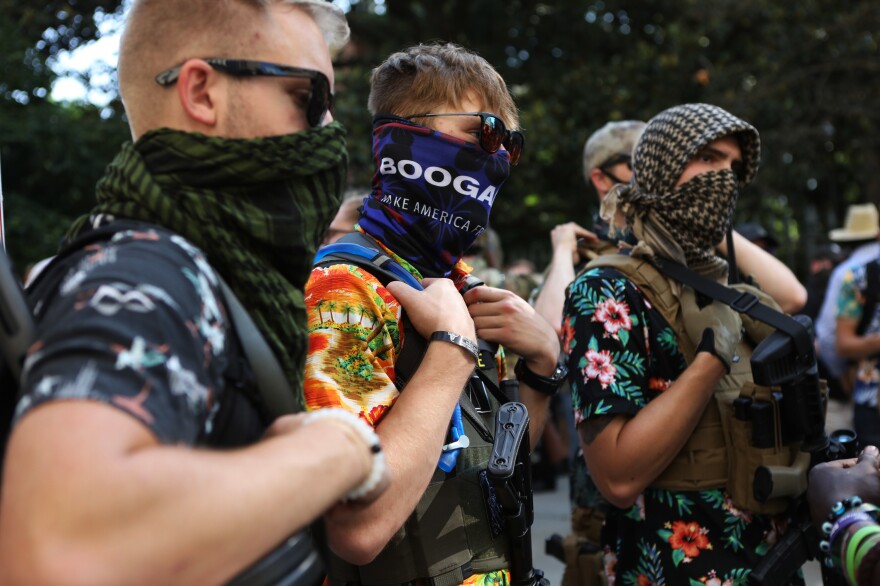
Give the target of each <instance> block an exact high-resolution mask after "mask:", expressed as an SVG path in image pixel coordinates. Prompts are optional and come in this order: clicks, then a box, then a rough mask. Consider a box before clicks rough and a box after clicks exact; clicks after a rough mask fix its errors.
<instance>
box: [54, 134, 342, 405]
mask: <svg viewBox="0 0 880 586" xmlns="http://www.w3.org/2000/svg"><path fill="white" fill-rule="evenodd" d="M347 166H348V156H347V154H346V148H345V129H344V128H343V127H342V125H340V124H339V123H337V122H334V123H331V124H329V125H327V126H325V127H323V128H316V129H310V130H306V131H304V132H299V133H296V134H291V135H283V136H272V137H266V138H259V139H227V138H217V137H209V136H205V135H201V134H194V133H186V132H181V131H176V130H170V129H161V130H156V131H151V132H149V133H147V134H145V135H144V136H142V137H141V138H140V139H139V140H138V141H137V142H136V143H134V144H132V143H127V144H126V145H125V146H123V149H122V152H120V153H119V155H118V156H117V157H116V159H115V160H114V161H113V162H112V163H111V164H110V166H109V167H108V169H107V172H106V174H105V175H104V177H103V178H102V179H101V180H100V181H99V182H98V185H97V201H98V203H97V205H96V206H95V207H94V208H93V209H92V211H91V213H90V216H91V218H92V219H93V221H94V218H96V217H98V215H99V214H106V215H110V216H112V217H115V218H120V219H132V220H141V221H145V222H152V223H155V224H159V225H161V226H164V227H165V228H168V229H169V230H172V231H174V232H176V233H178V234H180V235H181V236H183V237H185V238H186V239H187V240H189V241H190V242H192V243H193V244H195V245H196V246H198V247H199V248H200V249H201V250H202V251H203V252H204V253H205V254H206V255H207V256H208V261H209V262H210V263H211V265H212V266H213V267H214V268H215V269H216V270H217V271H218V272H219V273H220V274H221V275H222V276H223V278H224V279H225V280H226V281H227V282H228V283H229V286H230V287H231V288H232V290H233V291H234V292H235V294H236V296H237V297H238V298H239V299H240V300H241V302H242V304H243V305H244V306H245V307H246V308H247V310H248V312H249V313H250V315H251V317H252V318H253V320H254V322H255V323H256V324H257V326H258V327H259V328H260V331H261V332H262V334H263V335H264V336H265V338H266V341H267V342H268V343H269V345H270V346H271V347H272V350H273V351H274V352H275V355H276V356H277V358H278V360H279V361H280V363H281V365H282V367H283V368H284V370H285V372H286V374H287V377H288V380H289V381H290V385H291V387H292V388H293V390H294V392H296V393H297V398H298V400H299V401H300V403H302V396H303V394H302V387H303V369H304V367H305V358H306V352H307V349H308V335H307V332H306V314H305V303H304V300H303V289H304V287H305V284H306V280H307V279H308V276H309V273H310V270H311V267H312V259H313V257H314V255H315V250H316V248H317V244H318V243H319V242H320V241H321V238H322V237H323V234H324V232H325V230H326V229H327V226H328V225H329V224H330V221H331V220H332V219H333V216H334V215H335V213H336V210H337V208H338V207H339V203H340V199H341V194H342V191H343V188H344V184H345V183H344V182H345V174H346V170H347ZM87 224H88V218H81V219H80V220H79V221H78V222H77V223H76V224H75V225H74V227H73V228H72V229H71V235H73V234H76V233H78V232H79V231H80V230H82V229H83V228H84V227H85V226H86V225H87Z"/></svg>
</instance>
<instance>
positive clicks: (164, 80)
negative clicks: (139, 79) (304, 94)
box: [156, 57, 333, 128]
mask: <svg viewBox="0 0 880 586" xmlns="http://www.w3.org/2000/svg"><path fill="white" fill-rule="evenodd" d="M202 61H204V62H205V63H207V64H208V65H210V66H211V68H212V69H216V70H217V71H220V72H223V73H226V74H228V75H232V76H234V77H252V76H268V77H303V78H306V79H310V80H311V81H312V88H311V91H310V92H309V103H308V106H307V107H306V119H307V120H308V122H309V126H311V127H312V128H316V127H318V126H320V125H321V122H322V121H323V120H324V117H325V116H326V115H327V112H333V92H331V91H330V81H329V80H328V79H327V76H326V75H324V74H323V73H321V72H320V71H315V70H314V69H304V68H302V67H292V66H290V65H278V64H277V63H267V62H265V61H249V60H247V59H218V58H213V57H209V58H207V59H202ZM181 68H183V63H181V64H180V65H175V66H174V67H172V68H171V69H166V70H165V71H163V72H162V73H160V74H159V75H157V76H156V83H158V84H159V85H161V86H163V87H167V86H170V85H174V84H175V83H176V82H177V78H178V77H179V76H180V70H181Z"/></svg>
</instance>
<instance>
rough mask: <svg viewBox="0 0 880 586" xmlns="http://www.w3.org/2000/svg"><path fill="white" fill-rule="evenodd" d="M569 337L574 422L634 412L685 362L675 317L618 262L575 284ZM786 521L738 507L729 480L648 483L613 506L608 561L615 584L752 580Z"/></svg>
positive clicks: (727, 584) (726, 584)
mask: <svg viewBox="0 0 880 586" xmlns="http://www.w3.org/2000/svg"><path fill="white" fill-rule="evenodd" d="M563 338H564V339H563V346H564V351H565V353H566V354H567V355H568V367H569V379H570V383H571V390H572V402H573V406H574V411H575V422H576V423H577V424H580V423H582V422H583V421H584V420H586V419H589V418H590V417H596V416H602V415H621V414H622V415H627V416H634V415H636V414H637V413H638V412H639V411H640V410H641V409H642V408H643V407H645V405H647V404H648V403H649V402H650V401H652V400H653V399H655V398H656V397H658V396H659V395H660V394H662V393H663V392H664V391H665V390H666V389H667V388H668V387H669V386H670V385H671V384H672V383H673V382H674V381H675V380H676V379H677V378H678V376H679V375H680V374H681V373H682V371H683V370H684V369H685V368H686V366H687V365H686V363H685V360H684V357H683V355H682V354H681V352H680V351H679V347H678V343H677V341H676V338H675V335H674V332H673V330H672V328H671V327H670V326H669V324H668V323H667V322H666V321H665V320H664V318H663V317H662V316H661V315H660V314H659V313H658V312H657V311H656V310H654V309H653V308H652V307H651V304H650V302H649V301H648V300H647V299H646V298H645V296H644V295H643V294H642V292H641V291H640V290H639V289H638V288H637V287H636V286H635V285H634V284H633V283H631V282H630V281H628V280H627V279H626V278H625V277H623V276H622V275H621V274H620V273H619V272H618V271H616V270H614V269H609V268H595V269H590V270H588V271H586V272H584V273H582V274H581V275H580V276H579V277H578V278H577V279H576V280H575V281H574V283H573V284H572V285H571V288H570V291H569V297H568V299H567V301H566V309H565V318H564V320H563ZM609 506H610V505H609ZM780 529H781V527H778V526H776V523H775V522H771V520H770V519H768V518H766V517H763V516H757V515H752V514H750V513H748V512H747V511H741V510H738V509H736V508H735V507H734V506H733V504H732V503H731V501H730V498H729V497H728V495H727V494H726V493H725V491H723V490H705V491H694V492H676V491H669V490H659V489H654V488H648V489H647V490H645V492H643V493H642V494H641V495H640V496H639V497H638V499H637V501H636V503H635V505H633V506H632V507H631V508H630V509H627V510H623V509H617V508H614V507H611V512H610V516H609V518H608V521H607V522H606V526H605V529H604V532H603V536H602V541H603V545H604V546H605V552H606V555H605V569H606V572H607V574H608V576H609V578H611V579H612V580H613V581H612V582H611V583H612V584H617V585H618V586H620V585H625V586H646V585H653V584H658V585H659V584H666V585H669V586H673V585H674V586H678V585H687V586H701V585H704V584H706V585H709V584H711V585H717V586H722V585H723V586H735V585H745V584H746V581H747V577H748V574H749V572H750V571H751V569H752V568H753V567H754V566H755V564H756V563H757V562H758V561H759V560H760V557H761V556H762V555H764V554H765V553H766V551H767V550H768V549H769V547H770V546H771V545H772V544H773V543H775V541H776V538H777V535H778V532H779V530H780Z"/></svg>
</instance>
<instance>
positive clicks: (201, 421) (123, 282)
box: [16, 228, 233, 445]
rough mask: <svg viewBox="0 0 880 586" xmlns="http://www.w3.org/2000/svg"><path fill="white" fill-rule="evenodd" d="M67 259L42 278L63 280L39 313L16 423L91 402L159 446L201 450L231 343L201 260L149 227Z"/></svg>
mask: <svg viewBox="0 0 880 586" xmlns="http://www.w3.org/2000/svg"><path fill="white" fill-rule="evenodd" d="M74 255H75V257H74V258H73V259H72V263H68V262H64V263H62V266H60V267H51V266H50V268H49V269H48V270H53V269H54V270H58V269H59V268H60V269H61V270H62V271H66V274H65V275H64V277H63V278H62V279H61V281H60V287H59V289H58V292H57V294H55V295H54V296H53V297H51V298H50V299H49V301H48V304H47V307H46V308H45V310H44V311H43V312H42V318H41V320H40V326H39V328H38V342H37V343H36V344H35V345H34V346H32V348H31V351H30V353H29V355H28V358H27V361H26V365H25V372H24V376H23V383H22V384H23V387H22V388H23V391H24V392H25V394H24V397H23V398H22V400H21V401H20V402H19V404H18V408H17V413H16V417H17V418H19V419H20V418H21V417H22V416H24V415H25V414H26V413H27V412H29V411H30V410H32V409H34V408H35V407H37V406H38V405H41V404H43V403H45V402H47V401H54V400H62V399H63V400H69V399H77V400H93V401H100V402H102V403H105V404H107V405H111V406H113V407H115V408H117V409H119V410H121V411H123V412H125V413H127V414H129V415H131V416H132V417H134V418H135V419H137V420H138V421H140V422H141V423H142V424H143V425H145V426H146V427H147V428H149V429H150V430H151V431H152V432H153V433H154V434H155V436H156V437H157V438H158V439H159V441H160V442H162V443H166V444H178V443H179V444H187V445H194V444H197V443H201V438H203V437H206V436H207V434H209V433H210V432H211V431H212V426H213V424H214V418H215V415H216V414H217V412H218V410H219V407H220V405H221V402H222V401H223V400H226V399H227V398H228V397H229V396H230V394H231V391H229V392H227V390H226V386H227V385H226V384H225V382H224V381H225V378H224V373H225V371H226V368H227V365H228V362H229V360H230V356H231V353H230V344H231V342H233V340H232V338H231V335H232V332H231V330H230V327H231V325H230V322H229V321H228V319H227V317H226V313H225V306H224V304H223V300H222V297H221V295H220V292H219V285H218V281H217V276H216V274H215V273H214V270H213V269H212V268H211V267H210V266H209V265H208V263H207V261H206V259H205V255H204V254H203V253H202V251H200V250H199V249H197V248H196V247H194V246H193V245H192V244H190V243H189V242H187V241H186V240H185V239H183V238H181V237H179V236H176V235H173V234H170V233H168V232H165V231H161V230H153V229H149V228H145V229H143V230H139V229H128V230H124V231H121V232H117V233H116V234H115V235H114V236H113V237H112V238H111V239H110V240H108V241H105V242H101V243H98V244H92V245H90V246H88V247H87V248H86V249H84V250H83V251H82V252H79V253H74ZM65 267H68V268H65Z"/></svg>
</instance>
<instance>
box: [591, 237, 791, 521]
mask: <svg viewBox="0 0 880 586" xmlns="http://www.w3.org/2000/svg"><path fill="white" fill-rule="evenodd" d="M596 267H608V268H613V269H615V270H617V271H619V272H620V273H621V274H623V275H624V276H625V277H626V278H627V279H629V280H630V281H631V282H632V283H633V284H635V285H636V286H637V287H638V288H639V289H640V290H641V292H642V293H643V294H644V295H645V297H647V299H648V300H649V301H650V302H651V305H652V306H653V307H654V309H656V310H657V311H658V312H659V313H660V315H662V316H663V318H664V319H665V320H666V321H667V323H669V325H670V326H671V327H672V329H673V331H674V332H675V337H676V340H677V341H678V343H679V348H680V350H681V352H682V354H683V355H684V358H685V361H686V362H687V364H690V363H691V362H692V361H693V359H694V355H695V350H696V348H695V346H694V344H693V342H692V341H691V340H690V338H689V337H688V336H687V334H686V332H685V329H684V321H683V319H684V317H683V315H682V307H681V302H680V300H679V298H678V296H677V295H676V293H675V291H674V289H673V283H674V281H672V280H670V279H668V278H667V277H665V276H664V275H662V274H661V273H660V272H659V271H658V270H657V269H656V268H655V267H654V266H652V265H651V264H650V263H649V262H648V261H646V260H644V259H640V258H634V257H631V256H629V255H624V254H612V255H606V256H602V257H599V258H597V259H595V260H594V261H592V262H590V263H589V264H588V265H587V269H590V268H596ZM775 308H776V309H778V305H777V306H776V307H775ZM752 349H753V345H752V344H751V343H750V341H749V340H747V339H746V337H743V339H742V340H741V341H740V343H739V345H738V346H737V352H736V355H735V356H734V358H733V360H732V364H731V365H730V373H728V374H727V375H725V376H724V377H723V378H722V379H721V381H720V382H719V383H718V386H717V387H716V388H715V393H714V400H713V401H710V402H709V404H708V405H707V406H706V408H705V410H704V411H703V414H702V416H701V417H700V421H699V422H698V423H697V426H696V428H695V429H694V431H693V433H692V434H691V436H690V437H689V438H688V440H687V442H686V443H685V445H684V446H683V447H682V449H681V450H680V451H679V453H678V454H677V455H676V456H675V458H674V459H673V460H672V462H671V463H670V464H669V466H668V467H667V468H666V470H664V471H663V473H662V474H661V475H660V476H659V477H658V478H657V479H656V480H655V481H654V482H653V483H652V484H651V486H653V487H655V488H661V489H667V490H683V491H695V490H708V489H718V488H726V489H727V492H728V494H729V495H730V497H731V500H732V501H733V503H734V504H735V505H736V506H737V507H740V508H744V509H747V510H750V511H754V512H758V513H764V514H778V513H782V512H783V511H785V509H786V508H787V506H788V499H784V498H778V499H770V500H768V501H766V502H763V503H762V502H759V501H757V500H756V499H755V498H754V495H753V490H752V479H753V478H754V475H755V470H756V469H757V468H758V467H760V466H789V465H791V464H792V463H793V462H794V460H795V458H796V457H797V455H798V452H799V445H798V444H791V445H788V444H784V443H783V439H782V434H781V432H780V430H781V419H780V409H779V404H778V402H777V399H778V393H777V394H774V392H773V391H774V389H771V388H767V387H761V386H758V385H755V384H754V383H753V381H752V372H751V364H750V362H749V359H750V357H751V354H752ZM740 397H742V398H749V399H751V400H752V401H764V402H767V403H768V404H769V408H770V412H771V414H772V417H771V419H772V421H773V433H772V435H773V438H772V441H771V444H772V445H769V446H768V447H762V448H758V447H755V446H753V445H752V444H753V442H752V439H753V434H752V424H751V422H748V421H743V420H740V419H737V418H736V417H734V401H735V400H737V399H738V398H740Z"/></svg>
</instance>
